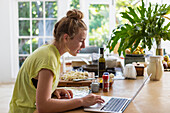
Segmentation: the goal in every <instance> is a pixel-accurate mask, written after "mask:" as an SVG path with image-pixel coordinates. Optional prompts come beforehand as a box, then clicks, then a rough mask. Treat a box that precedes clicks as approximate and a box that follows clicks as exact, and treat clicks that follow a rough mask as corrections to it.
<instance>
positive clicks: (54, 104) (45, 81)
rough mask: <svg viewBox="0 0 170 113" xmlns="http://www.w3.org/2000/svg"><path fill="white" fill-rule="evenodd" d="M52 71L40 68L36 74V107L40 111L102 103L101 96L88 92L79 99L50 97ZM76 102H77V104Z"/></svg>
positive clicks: (55, 110)
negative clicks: (88, 93)
mask: <svg viewBox="0 0 170 113" xmlns="http://www.w3.org/2000/svg"><path fill="white" fill-rule="evenodd" d="M53 76H54V75H53V73H52V71H50V70H48V69H42V70H41V71H40V72H39V74H38V85H37V92H36V107H37V110H38V112H39V113H41V112H62V111H66V110H71V109H74V108H77V107H81V106H90V105H94V104H96V103H98V102H99V103H103V102H104V100H103V99H101V96H97V95H94V94H90V95H88V96H86V97H83V98H79V99H52V98H51V91H52V83H53ZM77 103H78V104H77Z"/></svg>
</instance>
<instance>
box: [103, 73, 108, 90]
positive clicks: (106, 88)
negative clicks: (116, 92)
mask: <svg viewBox="0 0 170 113" xmlns="http://www.w3.org/2000/svg"><path fill="white" fill-rule="evenodd" d="M102 78H103V84H102V87H103V92H108V91H109V73H108V72H104V73H103V76H102Z"/></svg>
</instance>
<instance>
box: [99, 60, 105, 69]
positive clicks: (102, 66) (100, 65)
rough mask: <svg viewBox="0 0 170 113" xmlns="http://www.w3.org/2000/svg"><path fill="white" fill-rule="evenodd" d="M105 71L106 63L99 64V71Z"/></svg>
mask: <svg viewBox="0 0 170 113" xmlns="http://www.w3.org/2000/svg"><path fill="white" fill-rule="evenodd" d="M100 69H101V70H105V62H99V70H100Z"/></svg>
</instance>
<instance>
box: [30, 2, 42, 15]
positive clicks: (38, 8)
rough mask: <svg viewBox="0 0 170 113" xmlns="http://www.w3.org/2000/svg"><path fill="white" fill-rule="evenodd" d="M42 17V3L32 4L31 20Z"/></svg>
mask: <svg viewBox="0 0 170 113" xmlns="http://www.w3.org/2000/svg"><path fill="white" fill-rule="evenodd" d="M42 17H43V2H40V1H37V2H32V18H42Z"/></svg>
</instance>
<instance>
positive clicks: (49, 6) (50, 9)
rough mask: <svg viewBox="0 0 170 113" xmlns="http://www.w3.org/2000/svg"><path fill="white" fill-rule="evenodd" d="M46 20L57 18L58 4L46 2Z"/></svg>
mask: <svg viewBox="0 0 170 113" xmlns="http://www.w3.org/2000/svg"><path fill="white" fill-rule="evenodd" d="M45 14H46V18H57V2H45Z"/></svg>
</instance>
